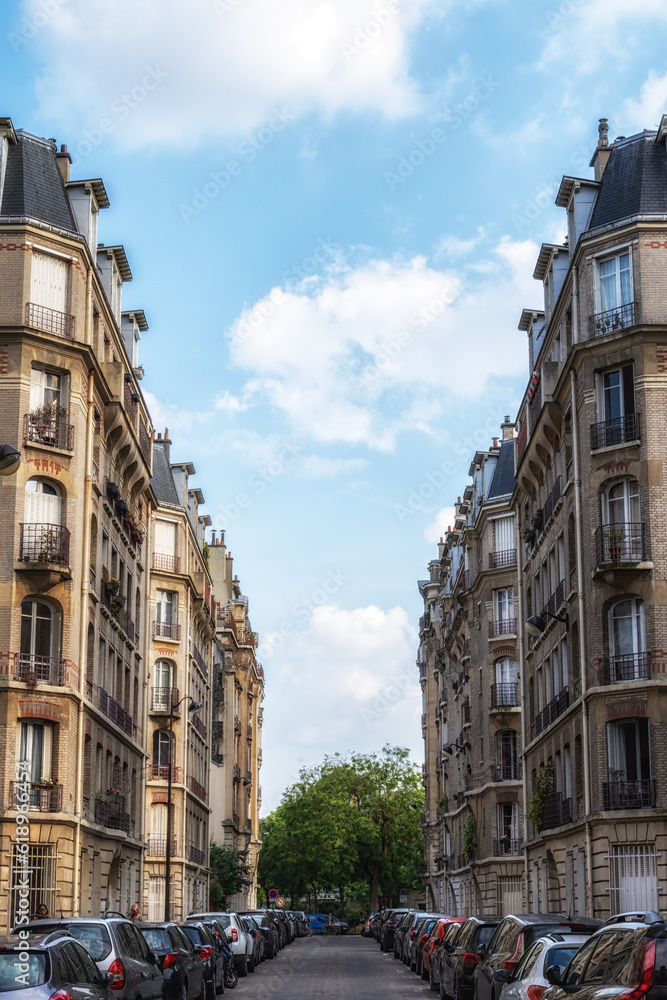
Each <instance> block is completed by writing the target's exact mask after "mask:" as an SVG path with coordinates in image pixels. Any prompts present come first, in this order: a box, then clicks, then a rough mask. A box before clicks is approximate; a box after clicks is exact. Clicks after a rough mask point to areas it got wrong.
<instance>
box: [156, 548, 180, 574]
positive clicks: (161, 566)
mask: <svg viewBox="0 0 667 1000" xmlns="http://www.w3.org/2000/svg"><path fill="white" fill-rule="evenodd" d="M153 569H156V570H158V572H160V573H180V572H181V557H180V556H174V555H165V553H164V552H154V553H153Z"/></svg>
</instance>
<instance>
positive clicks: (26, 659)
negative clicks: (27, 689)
mask: <svg viewBox="0 0 667 1000" xmlns="http://www.w3.org/2000/svg"><path fill="white" fill-rule="evenodd" d="M14 679H15V680H17V681H25V683H27V684H30V683H31V682H33V681H44V683H45V684H64V683H65V661H64V660H63V659H61V658H60V657H58V656H35V655H33V654H32V653H16V655H15V659H14Z"/></svg>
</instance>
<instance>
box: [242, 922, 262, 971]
mask: <svg viewBox="0 0 667 1000" xmlns="http://www.w3.org/2000/svg"><path fill="white" fill-rule="evenodd" d="M239 916H240V917H241V920H242V921H243V924H244V926H245V929H246V930H247V931H248V933H249V934H250V936H251V938H252V943H253V964H252V969H250V968H249V969H248V971H249V972H254V971H255V969H256V968H257V966H258V965H261V963H262V962H263V961H264V954H265V947H264V935H263V934H262V932H261V930H260V929H259V924H258V923H257V921H256V920H255V918H254V917H251V916H249V915H247V916H241V914H239Z"/></svg>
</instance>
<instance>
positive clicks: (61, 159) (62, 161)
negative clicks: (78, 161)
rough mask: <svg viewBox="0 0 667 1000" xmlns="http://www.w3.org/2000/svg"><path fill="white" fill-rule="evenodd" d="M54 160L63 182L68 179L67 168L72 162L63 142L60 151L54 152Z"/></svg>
mask: <svg viewBox="0 0 667 1000" xmlns="http://www.w3.org/2000/svg"><path fill="white" fill-rule="evenodd" d="M56 161H57V163H58V169H59V170H60V173H61V174H62V177H63V180H64V182H65V184H67V182H68V181H69V168H70V165H71V163H72V157H71V156H70V154H69V153H68V152H67V146H66V145H65V144H64V143H63V144H62V145H61V147H60V152H59V153H56Z"/></svg>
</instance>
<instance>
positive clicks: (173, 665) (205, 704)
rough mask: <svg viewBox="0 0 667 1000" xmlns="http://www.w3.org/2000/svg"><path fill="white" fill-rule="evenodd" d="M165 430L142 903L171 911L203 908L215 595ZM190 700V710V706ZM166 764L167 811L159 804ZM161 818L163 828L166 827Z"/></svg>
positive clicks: (160, 440)
mask: <svg viewBox="0 0 667 1000" xmlns="http://www.w3.org/2000/svg"><path fill="white" fill-rule="evenodd" d="M171 445H172V442H171V440H170V438H169V433H168V431H165V434H164V437H162V435H161V434H158V436H157V438H156V440H155V441H154V442H153V478H152V481H151V485H152V488H153V492H154V495H155V503H156V506H155V508H154V510H153V512H152V515H151V521H150V552H151V559H150V566H151V570H150V587H149V595H148V619H149V623H150V646H149V654H148V681H149V688H148V693H149V696H148V699H147V711H148V720H147V726H146V737H147V738H146V749H147V751H148V757H149V759H148V762H147V764H146V832H147V837H146V880H145V885H144V912H145V913H146V914H147V916H148V919H149V920H162V919H164V916H165V891H166V868H167V855H169V859H168V860H169V871H170V893H169V896H170V899H169V903H170V908H169V912H170V915H171V917H172V919H175V920H183V919H184V918H185V917H186V916H187V914H188V913H190V912H192V911H200V912H201V911H202V910H203V909H206V908H207V907H208V881H209V868H208V863H209V857H208V854H209V817H210V811H211V806H210V801H211V797H210V788H209V769H210V752H211V676H212V669H213V646H214V640H215V602H214V598H213V592H212V581H211V575H210V572H209V568H208V560H207V551H208V549H207V546H206V544H205V540H204V535H205V530H206V527H207V526H208V525H209V524H210V523H211V519H210V517H209V516H208V515H207V514H205V515H201V514H200V513H199V507H200V506H201V505H202V504H203V503H204V496H203V494H202V492H201V490H200V489H197V488H194V489H193V488H192V486H191V477H192V476H194V474H195V468H194V466H193V465H192V463H191V462H181V463H177V462H172V460H171ZM195 704H196V705H198V706H199V708H197V709H196V710H191V709H192V706H193V705H195ZM170 765H171V788H172V797H171V817H169V810H168V803H169V798H168V785H169V768H170ZM169 823H171V829H170V830H169V829H168V826H169Z"/></svg>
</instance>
